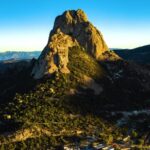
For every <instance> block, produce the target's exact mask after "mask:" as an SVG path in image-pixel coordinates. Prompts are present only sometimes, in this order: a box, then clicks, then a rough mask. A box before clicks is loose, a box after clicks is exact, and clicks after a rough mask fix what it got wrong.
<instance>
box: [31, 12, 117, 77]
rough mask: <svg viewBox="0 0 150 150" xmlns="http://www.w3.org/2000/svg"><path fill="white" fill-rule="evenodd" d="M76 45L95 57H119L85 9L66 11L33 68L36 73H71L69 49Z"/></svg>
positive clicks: (34, 73) (40, 75)
mask: <svg viewBox="0 0 150 150" xmlns="http://www.w3.org/2000/svg"><path fill="white" fill-rule="evenodd" d="M74 46H80V47H82V48H83V49H84V50H85V51H87V52H88V53H89V54H90V55H92V56H93V57H94V58H95V59H96V60H116V59H119V57H118V56H117V55H116V54H115V53H113V52H111V51H110V50H109V49H108V47H107V45H106V43H105V41H104V39H103V37H102V34H101V33H100V32H99V31H98V30H97V29H96V28H95V27H94V26H93V25H92V24H91V23H90V22H89V21H88V19H87V16H86V14H85V13H84V12H83V11H82V10H77V11H75V10H70V11H65V12H64V13H63V14H62V15H60V16H58V17H57V18H56V20H55V23H54V28H53V30H52V31H51V33H50V36H49V40H48V44H47V45H46V47H45V49H44V50H43V52H42V54H41V55H40V57H39V59H38V61H37V63H36V64H35V66H34V68H33V70H32V75H33V77H34V78H35V79H39V78H42V77H43V76H44V75H50V74H52V73H54V72H56V71H58V70H59V71H61V72H62V73H69V72H70V71H69V69H68V68H67V63H68V51H69V49H71V47H74ZM83 67H84V66H83Z"/></svg>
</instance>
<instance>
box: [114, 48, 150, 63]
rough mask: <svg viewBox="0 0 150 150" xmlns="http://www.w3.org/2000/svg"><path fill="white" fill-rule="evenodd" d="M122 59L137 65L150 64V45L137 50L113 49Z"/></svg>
mask: <svg viewBox="0 0 150 150" xmlns="http://www.w3.org/2000/svg"><path fill="white" fill-rule="evenodd" d="M113 50H114V51H115V52H116V53H117V54H118V55H119V56H120V57H122V58H123V59H125V60H129V61H134V62H137V63H150V45H146V46H142V47H138V48H135V49H113Z"/></svg>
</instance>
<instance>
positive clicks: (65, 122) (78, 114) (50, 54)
mask: <svg viewBox="0 0 150 150" xmlns="http://www.w3.org/2000/svg"><path fill="white" fill-rule="evenodd" d="M24 61H25V60H23V61H19V62H18V61H15V62H9V61H8V62H4V63H3V64H2V65H3V68H5V65H7V67H6V68H5V69H3V71H0V83H1V84H0V102H1V104H0V149H31V150H32V149H43V150H47V149H56V150H57V149H58V150H59V149H91V150H95V149H105V150H106V149H107V150H110V149H111V150H112V149H121V150H123V149H146V148H147V149H149V145H150V133H149V131H150V126H149V125H150V120H149V117H150V111H149V108H150V80H149V79H150V69H149V68H147V67H145V66H142V65H139V64H136V63H134V62H128V61H125V60H123V59H122V58H120V57H119V56H118V55H116V54H115V53H114V52H112V51H110V50H109V49H108V47H107V45H106V43H105V42H104V40H103V37H102V34H101V33H100V32H99V31H98V30H97V29H96V28H95V27H94V26H93V25H92V24H91V23H90V22H89V21H88V19H87V17H86V15H85V13H84V12H83V11H82V10H77V11H74V10H71V11H66V12H64V13H63V14H62V15H61V16H58V17H57V18H56V20H55V24H54V28H53V30H52V31H51V33H50V37H49V40H48V44H47V45H46V47H45V48H44V50H43V52H42V53H41V55H40V57H39V58H38V59H37V60H36V59H32V60H31V61H29V60H28V61H27V62H24ZM8 64H9V65H8ZM11 64H12V65H11Z"/></svg>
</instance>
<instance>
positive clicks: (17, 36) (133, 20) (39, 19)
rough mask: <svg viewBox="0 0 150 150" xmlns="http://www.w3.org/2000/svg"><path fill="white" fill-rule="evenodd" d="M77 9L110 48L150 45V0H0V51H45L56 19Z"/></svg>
mask: <svg viewBox="0 0 150 150" xmlns="http://www.w3.org/2000/svg"><path fill="white" fill-rule="evenodd" d="M78 8H80V9H83V10H84V11H85V12H86V14H87V15H88V18H89V20H90V21H91V22H92V23H93V24H94V25H95V26H96V27H97V28H98V29H99V30H100V31H101V32H102V34H103V36H104V39H105V41H106V43H107V44H108V46H109V47H111V48H133V47H138V46H142V45H147V44H150V0H0V51H7V50H42V49H43V48H44V46H45V45H46V43H47V40H48V36H49V32H50V30H51V29H52V27H53V23H54V20H55V17H56V16H57V15H59V14H61V13H62V12H63V11H65V10H68V9H78Z"/></svg>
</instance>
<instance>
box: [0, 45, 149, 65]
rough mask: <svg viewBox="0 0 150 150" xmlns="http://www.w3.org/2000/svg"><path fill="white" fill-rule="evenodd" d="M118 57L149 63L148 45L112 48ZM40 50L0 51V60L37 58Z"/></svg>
mask: <svg viewBox="0 0 150 150" xmlns="http://www.w3.org/2000/svg"><path fill="white" fill-rule="evenodd" d="M112 50H113V51H115V52H116V53H117V54H118V55H119V56H120V57H122V58H123V59H125V60H129V61H134V62H137V63H150V45H146V46H142V47H138V48H134V49H117V48H113V49H112ZM40 54H41V51H32V52H31V51H30V52H24V51H19V52H18V51H8V52H2V53H0V61H4V60H22V59H32V58H38V57H39V55H40Z"/></svg>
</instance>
